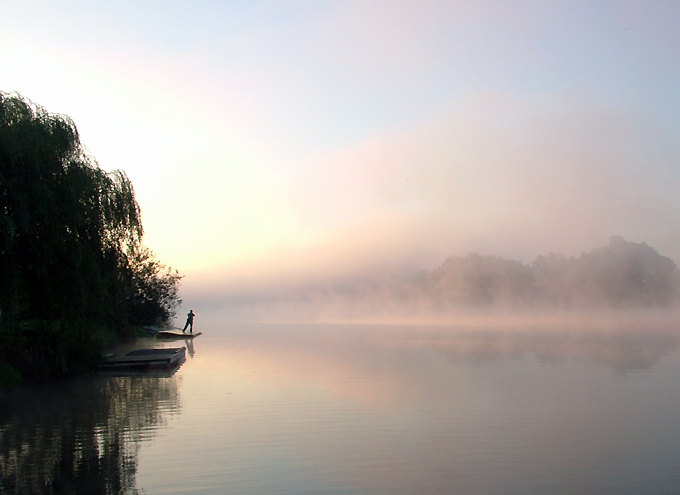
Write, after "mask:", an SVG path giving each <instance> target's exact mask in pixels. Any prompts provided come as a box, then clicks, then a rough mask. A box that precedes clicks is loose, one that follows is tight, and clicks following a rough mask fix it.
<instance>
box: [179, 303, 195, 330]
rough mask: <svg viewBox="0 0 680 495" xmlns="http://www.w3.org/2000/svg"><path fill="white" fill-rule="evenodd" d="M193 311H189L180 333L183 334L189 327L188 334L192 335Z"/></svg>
mask: <svg viewBox="0 0 680 495" xmlns="http://www.w3.org/2000/svg"><path fill="white" fill-rule="evenodd" d="M194 316H196V315H195V314H194V310H193V309H190V310H189V312H188V313H187V322H186V323H185V324H184V328H183V329H182V333H184V332H185V331H186V329H187V327H189V333H194Z"/></svg>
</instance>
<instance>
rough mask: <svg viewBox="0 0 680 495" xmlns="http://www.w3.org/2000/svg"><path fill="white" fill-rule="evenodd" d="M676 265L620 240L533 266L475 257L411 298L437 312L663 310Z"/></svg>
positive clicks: (436, 274) (452, 262)
mask: <svg viewBox="0 0 680 495" xmlns="http://www.w3.org/2000/svg"><path fill="white" fill-rule="evenodd" d="M675 268H676V267H675V263H674V262H673V261H672V260H671V259H669V258H666V257H664V256H661V255H659V254H658V253H657V251H656V250H655V249H653V248H652V247H650V246H648V245H647V244H645V243H634V242H628V241H626V240H625V239H623V238H622V237H620V236H614V237H611V238H610V239H609V244H608V245H607V246H603V247H599V248H596V249H593V250H592V251H590V252H585V253H583V254H581V255H580V256H578V257H569V258H567V257H565V256H562V255H559V254H554V253H551V254H548V255H541V256H538V257H537V258H536V259H535V260H534V262H533V263H532V264H531V265H527V264H524V263H522V262H520V261H515V260H508V259H503V258H500V257H496V256H482V255H480V254H476V253H472V254H468V255H467V256H451V257H449V258H447V259H446V260H445V261H444V262H443V263H442V265H440V266H439V267H437V268H435V269H434V270H433V271H432V272H430V273H424V274H422V276H421V278H420V280H419V281H418V282H416V283H415V284H414V285H413V287H412V291H411V295H420V296H425V297H426V298H427V299H429V300H430V301H431V302H432V304H433V306H434V307H435V308H438V309H446V308H454V307H475V308H487V307H500V308H511V309H551V308H554V309H598V308H610V309H623V308H664V307H668V306H670V305H672V304H674V303H676V302H677V299H678V294H679V291H678V288H679V286H678V276H677V274H676V270H675Z"/></svg>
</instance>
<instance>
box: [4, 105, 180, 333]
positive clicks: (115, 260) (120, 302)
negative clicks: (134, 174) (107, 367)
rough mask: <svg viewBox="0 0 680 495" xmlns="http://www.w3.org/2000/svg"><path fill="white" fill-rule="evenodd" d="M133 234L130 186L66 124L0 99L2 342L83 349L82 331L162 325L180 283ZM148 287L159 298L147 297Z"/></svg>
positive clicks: (137, 221)
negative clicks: (64, 340)
mask: <svg viewBox="0 0 680 495" xmlns="http://www.w3.org/2000/svg"><path fill="white" fill-rule="evenodd" d="M142 234H143V228H142V223H141V216H140V210H139V205H138V203H137V201H136V199H135V194H134V188H133V186H132V183H131V182H130V180H129V179H128V177H127V176H126V175H125V173H124V172H123V171H121V170H116V171H114V172H111V173H107V172H105V171H104V170H102V169H101V168H100V167H99V165H98V164H97V162H96V160H95V159H94V158H93V157H91V156H90V155H88V154H87V153H86V152H85V150H84V148H83V146H82V145H81V143H80V138H79V136H78V131H77V129H76V126H75V125H74V123H73V122H72V120H71V119H70V118H68V117H66V116H63V115H55V114H50V113H48V112H47V111H46V110H45V109H44V108H42V107H40V106H38V105H36V104H33V103H32V102H30V101H27V100H26V99H24V98H23V97H21V96H20V95H18V94H7V93H0V281H1V283H0V327H1V328H2V329H3V330H4V331H5V332H8V331H12V330H13V331H15V333H18V332H17V329H18V328H20V327H21V326H22V325H26V323H27V322H33V323H32V324H31V325H30V327H31V328H32V329H34V330H35V331H40V332H41V334H43V335H44V334H45V332H46V330H45V329H46V328H53V329H55V331H59V332H67V333H68V335H71V336H73V335H75V334H79V333H82V334H84V335H78V336H77V338H76V339H75V340H76V341H79V340H83V341H87V340H89V337H88V336H87V334H88V332H89V330H88V329H91V328H106V329H107V330H109V331H112V330H113V331H115V330H119V329H121V328H123V327H124V326H125V325H126V324H127V323H142V324H143V323H154V322H158V321H160V320H164V319H165V320H167V319H168V318H169V317H170V316H172V315H173V310H174V308H175V307H176V305H177V304H178V302H179V300H178V298H177V285H178V283H179V280H180V278H181V277H179V275H177V273H176V272H174V273H173V272H171V271H170V270H169V269H167V270H166V269H165V267H164V266H163V265H161V264H160V263H158V262H157V261H156V260H155V259H154V258H153V255H152V254H151V253H150V251H148V249H146V248H144V247H143V246H142V244H141V240H142ZM155 285H159V286H161V288H162V289H163V290H161V292H160V293H156V294H154V292H153V290H151V289H150V288H149V287H151V288H153V287H154V286H155ZM159 294H160V295H161V296H163V297H158V296H159ZM139 305H143V306H144V309H140V308H139V307H138V306H139ZM36 322H38V323H36ZM37 328H40V330H37ZM79 329H80V330H79Z"/></svg>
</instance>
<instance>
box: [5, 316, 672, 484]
mask: <svg viewBox="0 0 680 495" xmlns="http://www.w3.org/2000/svg"><path fill="white" fill-rule="evenodd" d="M201 330H202V331H203V332H204V335H202V336H201V337H198V338H196V339H195V340H194V342H193V346H192V347H190V348H189V351H190V353H189V355H188V356H187V362H186V363H184V364H183V365H182V367H181V368H180V369H179V370H178V371H177V372H176V373H175V374H174V375H172V376H170V377H163V376H157V377H152V376H141V377H102V376H99V377H87V378H79V379H76V380H70V381H66V382H60V383H58V384H51V385H50V386H49V387H41V388H30V389H21V390H17V391H16V392H15V393H13V394H11V395H9V396H7V397H4V398H2V399H0V474H1V475H2V484H1V485H0V493H2V494H4V493H90V494H96V493H145V494H161V493H162V494H169V493H177V494H192V493H202V494H224V493H230V494H304V493H309V494H364V493H379V494H383V493H384V494H387V493H389V494H393V493H403V494H415V493H418V494H430V493H432V494H440V493H442V494H443V493H457V494H479V493H503V494H547V493H550V494H574V493H589V494H599V493H608V494H632V493H635V494H638V493H639V494H661V493H669V494H670V493H678V492H680V353H679V346H680V333H678V332H677V331H675V330H673V329H670V330H669V329H659V328H642V327H639V326H637V327H636V326H631V327H629V328H622V327H616V328H609V329H601V330H592V329H586V330H580V329H574V328H569V327H562V328H554V327H553V328H550V329H541V328H533V327H532V328H530V327H524V328H516V329H502V328H497V329H488V328H487V329H483V328H478V329H461V328H459V329H454V328H444V327H397V326H340V325H314V326H294V325H229V326H222V325H220V324H219V323H215V324H213V325H208V326H204V327H202V328H201ZM187 344H191V343H190V342H187V343H185V342H184V341H177V342H174V343H170V344H155V343H154V341H149V342H146V345H162V346H171V347H172V346H181V345H187Z"/></svg>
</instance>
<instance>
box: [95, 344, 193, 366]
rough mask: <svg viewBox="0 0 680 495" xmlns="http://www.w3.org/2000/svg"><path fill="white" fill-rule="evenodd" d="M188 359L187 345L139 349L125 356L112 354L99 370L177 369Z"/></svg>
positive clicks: (101, 364) (100, 364)
mask: <svg viewBox="0 0 680 495" xmlns="http://www.w3.org/2000/svg"><path fill="white" fill-rule="evenodd" d="M184 361H186V348H185V347H172V348H167V349H137V350H136V351H132V352H128V353H127V354H125V355H124V356H112V357H109V358H107V359H106V360H105V361H104V362H102V363H99V366H98V369H99V371H108V372H110V371H122V370H176V369H177V368H179V366H180V365H181V364H182V363H183V362H184Z"/></svg>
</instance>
